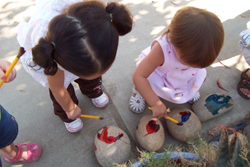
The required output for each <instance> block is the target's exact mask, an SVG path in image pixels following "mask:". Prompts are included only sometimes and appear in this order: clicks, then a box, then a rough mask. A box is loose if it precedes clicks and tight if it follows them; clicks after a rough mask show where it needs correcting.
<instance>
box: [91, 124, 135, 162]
mask: <svg viewBox="0 0 250 167" xmlns="http://www.w3.org/2000/svg"><path fill="white" fill-rule="evenodd" d="M94 147H95V155H96V159H97V161H98V162H99V163H100V164H101V165H102V166H103V167H110V166H111V165H112V164H114V163H117V164H122V163H125V162H127V161H128V159H129V156H130V152H131V144H130V140H129V138H128V135H127V134H126V133H125V132H124V131H123V130H122V129H120V128H118V127H115V126H107V127H103V128H101V129H100V130H99V131H98V132H97V134H96V135H95V139H94Z"/></svg>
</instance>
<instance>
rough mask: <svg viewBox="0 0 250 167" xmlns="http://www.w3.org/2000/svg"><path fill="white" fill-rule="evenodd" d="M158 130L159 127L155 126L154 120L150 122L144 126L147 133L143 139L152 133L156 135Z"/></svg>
mask: <svg viewBox="0 0 250 167" xmlns="http://www.w3.org/2000/svg"><path fill="white" fill-rule="evenodd" d="M159 129H160V125H158V124H156V122H155V120H150V121H149V122H148V124H147V125H146V130H147V132H148V133H147V134H146V135H144V136H143V137H145V136H147V135H149V134H152V133H156V132H158V130H159Z"/></svg>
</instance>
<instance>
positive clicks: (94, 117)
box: [81, 115, 104, 120]
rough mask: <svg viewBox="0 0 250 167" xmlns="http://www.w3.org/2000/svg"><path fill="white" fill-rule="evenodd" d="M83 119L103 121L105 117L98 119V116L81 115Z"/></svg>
mask: <svg viewBox="0 0 250 167" xmlns="http://www.w3.org/2000/svg"><path fill="white" fill-rule="evenodd" d="M81 117H83V118H92V119H100V120H103V119H104V118H103V117H98V116H92V115H81Z"/></svg>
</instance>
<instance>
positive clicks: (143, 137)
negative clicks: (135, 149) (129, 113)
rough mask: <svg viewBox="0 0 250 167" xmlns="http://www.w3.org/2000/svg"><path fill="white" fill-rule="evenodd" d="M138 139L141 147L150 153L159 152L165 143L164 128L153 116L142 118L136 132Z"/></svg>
mask: <svg viewBox="0 0 250 167" xmlns="http://www.w3.org/2000/svg"><path fill="white" fill-rule="evenodd" d="M135 135H136V139H137V141H138V143H139V144H140V146H141V147H142V148H144V149H145V150H148V151H157V150H159V149H160V148H161V147H162V146H163V144H164V141H165V133H164V128H163V126H162V124H161V121H160V120H159V119H157V118H153V117H152V115H145V116H143V117H142V118H141V120H140V122H139V124H138V125H137V127H136V131H135Z"/></svg>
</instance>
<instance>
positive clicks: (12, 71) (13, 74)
mask: <svg viewBox="0 0 250 167" xmlns="http://www.w3.org/2000/svg"><path fill="white" fill-rule="evenodd" d="M4 77H5V75H4ZM15 78H16V69H15V68H13V69H12V70H11V72H10V74H9V76H8V77H7V78H6V80H5V81H4V82H5V83H8V82H11V81H13V80H14V79H15Z"/></svg>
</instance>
